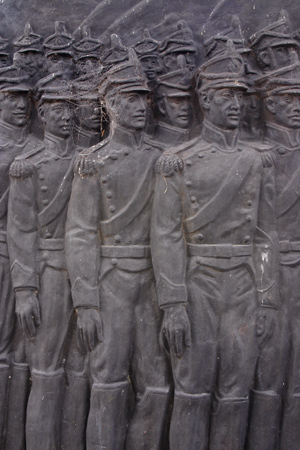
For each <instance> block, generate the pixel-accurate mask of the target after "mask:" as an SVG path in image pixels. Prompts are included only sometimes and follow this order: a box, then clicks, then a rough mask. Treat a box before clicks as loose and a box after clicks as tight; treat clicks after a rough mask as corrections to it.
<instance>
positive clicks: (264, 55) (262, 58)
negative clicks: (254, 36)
mask: <svg viewBox="0 0 300 450" xmlns="http://www.w3.org/2000/svg"><path fill="white" fill-rule="evenodd" d="M257 60H258V62H259V63H260V64H261V65H262V66H263V67H269V66H270V65H271V56H270V52H269V49H266V50H262V51H261V52H259V53H258V55H257Z"/></svg>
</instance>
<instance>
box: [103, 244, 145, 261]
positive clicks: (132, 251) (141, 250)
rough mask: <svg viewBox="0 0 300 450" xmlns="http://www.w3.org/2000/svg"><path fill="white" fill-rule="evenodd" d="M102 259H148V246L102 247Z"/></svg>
mask: <svg viewBox="0 0 300 450" xmlns="http://www.w3.org/2000/svg"><path fill="white" fill-rule="evenodd" d="M100 256H102V258H150V256H151V253H150V245H102V246H101V247H100Z"/></svg>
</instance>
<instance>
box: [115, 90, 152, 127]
mask: <svg viewBox="0 0 300 450" xmlns="http://www.w3.org/2000/svg"><path fill="white" fill-rule="evenodd" d="M120 96H121V99H120V100H121V101H120V107H119V112H118V114H117V121H118V124H119V125H122V126H123V127H124V128H129V129H131V130H142V129H144V128H145V125H146V112H147V95H146V94H144V93H139V92H132V93H121V94H120Z"/></svg>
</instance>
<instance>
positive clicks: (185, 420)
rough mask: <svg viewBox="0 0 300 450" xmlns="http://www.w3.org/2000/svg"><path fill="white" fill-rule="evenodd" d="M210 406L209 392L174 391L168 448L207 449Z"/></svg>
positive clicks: (183, 449) (171, 449) (178, 449)
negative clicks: (189, 392)
mask: <svg viewBox="0 0 300 450" xmlns="http://www.w3.org/2000/svg"><path fill="white" fill-rule="evenodd" d="M210 406H211V396H210V394H206V393H205V394H185V393H184V392H178V391H175V395H174V406H173V413H172V419H171V427H170V450H207V448H208V430H209V418H210Z"/></svg>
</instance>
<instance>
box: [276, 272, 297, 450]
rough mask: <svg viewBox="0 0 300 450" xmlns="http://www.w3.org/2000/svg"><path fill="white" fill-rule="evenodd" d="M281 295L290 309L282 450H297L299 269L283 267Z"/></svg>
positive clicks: (288, 315) (288, 316)
mask: <svg viewBox="0 0 300 450" xmlns="http://www.w3.org/2000/svg"><path fill="white" fill-rule="evenodd" d="M280 277H281V280H280V282H281V294H282V300H283V302H284V303H285V305H286V307H287V320H288V331H289V343H288V345H289V352H288V355H289V362H288V371H287V398H286V402H285V406H284V413H283V423H282V432H281V447H280V448H281V449H282V450H296V449H297V448H298V447H299V442H300V429H299V422H300V265H299V264H297V265H295V266H281V267H280Z"/></svg>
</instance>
